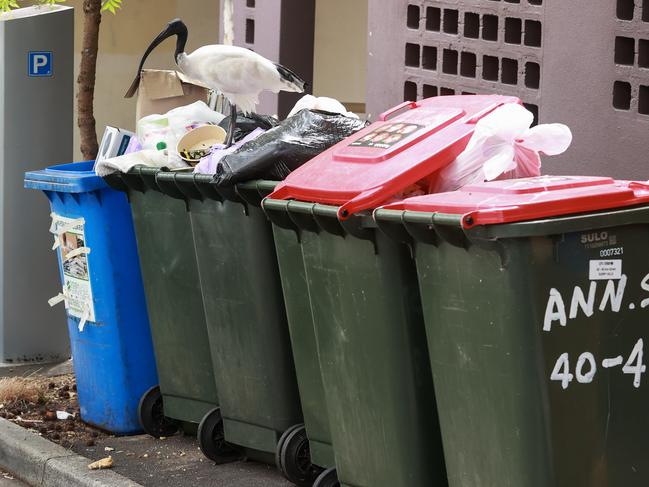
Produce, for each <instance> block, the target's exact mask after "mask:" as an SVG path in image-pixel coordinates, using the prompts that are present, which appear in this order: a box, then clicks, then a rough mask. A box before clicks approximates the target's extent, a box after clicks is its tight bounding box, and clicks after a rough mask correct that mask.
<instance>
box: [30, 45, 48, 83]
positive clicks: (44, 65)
mask: <svg viewBox="0 0 649 487" xmlns="http://www.w3.org/2000/svg"><path fill="white" fill-rule="evenodd" d="M27 66H28V73H29V76H31V77H42V76H52V74H53V69H52V52H51V51H29V55H28V57H27Z"/></svg>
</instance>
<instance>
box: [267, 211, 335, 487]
mask: <svg viewBox="0 0 649 487" xmlns="http://www.w3.org/2000/svg"><path fill="white" fill-rule="evenodd" d="M273 219H274V221H275V223H274V224H273V234H274V237H275V248H276V251H277V261H278V263H279V270H280V276H281V279H282V289H283V292H284V302H285V303H286V317H287V320H288V327H289V334H290V338H291V346H292V349H293V360H294V362H295V372H296V376H297V383H298V388H299V391H300V399H301V402H302V413H303V415H304V426H305V432H306V435H307V437H308V440H309V447H310V453H311V462H312V463H313V465H316V466H317V467H318V468H320V469H321V470H322V472H321V473H320V475H319V476H318V479H317V480H318V483H317V484H319V485H320V487H325V486H330V487H335V486H337V485H339V484H338V479H337V477H336V469H335V466H336V462H335V457H334V450H333V446H332V442H331V430H330V427H329V414H328V410H327V397H326V394H325V391H324V386H323V384H322V376H321V373H320V362H319V358H318V347H317V344H316V338H315V332H314V328H313V326H314V325H313V315H312V313H311V301H310V298H309V287H308V283H307V277H306V269H305V267H304V259H303V257H302V248H301V246H300V238H299V237H300V230H299V229H298V228H297V227H296V226H295V224H294V223H293V222H292V221H291V220H290V219H289V218H288V216H286V215H282V214H281V213H280V214H273ZM317 484H315V485H317Z"/></svg>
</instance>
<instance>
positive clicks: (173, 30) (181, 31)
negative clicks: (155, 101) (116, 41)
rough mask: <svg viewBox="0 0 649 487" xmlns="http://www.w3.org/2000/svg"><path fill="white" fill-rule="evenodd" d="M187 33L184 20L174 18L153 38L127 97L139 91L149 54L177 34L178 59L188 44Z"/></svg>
mask: <svg viewBox="0 0 649 487" xmlns="http://www.w3.org/2000/svg"><path fill="white" fill-rule="evenodd" d="M187 35H188V32H187V26H186V25H185V23H184V22H183V21H182V20H180V19H174V20H172V21H171V22H169V23H168V24H167V27H165V28H164V30H163V31H162V32H160V33H159V34H158V35H157V36H156V38H155V39H153V41H151V44H149V47H147V49H146V51H144V55H143V56H142V59H141V60H140V66H139V67H138V68H137V76H136V77H135V79H134V80H133V83H131V87H130V88H129V89H128V91H127V92H126V95H125V98H131V97H132V96H133V95H134V94H135V92H136V91H137V88H138V86H139V85H140V76H141V73H142V68H143V67H144V62H145V61H146V58H147V57H149V54H151V52H152V51H153V50H154V49H155V48H156V47H158V46H159V45H160V44H162V42H163V41H165V40H166V39H168V38H169V37H173V36H177V39H176V53H175V54H174V59H178V56H180V54H182V53H183V52H184V51H185V44H187Z"/></svg>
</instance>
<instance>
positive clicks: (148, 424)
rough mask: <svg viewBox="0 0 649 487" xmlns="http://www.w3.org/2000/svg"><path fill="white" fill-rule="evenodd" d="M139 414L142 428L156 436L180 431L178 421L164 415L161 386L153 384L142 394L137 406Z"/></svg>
mask: <svg viewBox="0 0 649 487" xmlns="http://www.w3.org/2000/svg"><path fill="white" fill-rule="evenodd" d="M137 416H138V419H139V420H140V426H142V429H143V430H144V431H145V432H146V433H147V434H149V435H151V436H153V437H155V438H160V437H161V436H171V435H173V434H175V433H176V432H177V431H178V423H177V422H176V421H174V420H173V419H171V418H167V417H166V416H165V415H164V404H163V399H162V393H161V392H160V387H159V386H153V387H152V388H151V389H149V390H148V391H146V392H145V393H144V394H143V395H142V398H141V399H140V403H139V404H138V407H137Z"/></svg>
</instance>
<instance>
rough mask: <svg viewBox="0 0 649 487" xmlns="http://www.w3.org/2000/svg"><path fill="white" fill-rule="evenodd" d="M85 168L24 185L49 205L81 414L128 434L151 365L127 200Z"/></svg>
mask: <svg viewBox="0 0 649 487" xmlns="http://www.w3.org/2000/svg"><path fill="white" fill-rule="evenodd" d="M92 166H93V162H92V161H89V162H82V163H75V164H63V165H58V166H52V167H49V168H47V169H45V170H42V171H32V172H28V173H26V174H25V187H26V188H29V189H39V190H41V191H43V192H44V193H45V195H46V196H47V198H48V199H49V201H50V205H51V208H52V220H53V224H52V228H51V231H52V233H53V234H54V236H55V241H56V242H57V244H56V245H57V248H58V255H59V264H60V265H59V270H60V273H61V282H62V285H63V289H64V290H63V291H62V295H65V298H66V299H65V302H66V307H67V311H68V329H69V334H70V343H71V349H72V357H73V359H74V371H75V375H76V378H77V392H78V398H79V406H80V409H81V418H82V419H83V420H84V421H85V422H87V423H90V424H92V425H95V426H97V427H99V428H101V429H104V430H107V431H110V432H112V433H115V434H134V433H138V432H139V431H141V428H140V424H139V422H138V414H137V409H138V402H139V400H140V397H141V395H142V394H143V393H144V392H145V391H146V390H148V389H149V388H150V387H152V386H154V385H155V384H157V380H158V379H157V375H156V365H155V361H154V357H153V347H152V345H151V334H150V331H149V321H148V318H147V311H146V303H145V298H144V291H143V287H142V278H141V275H140V265H139V263H138V259H137V248H136V244H135V235H134V232H133V222H132V220H131V214H130V211H129V208H128V202H127V201H126V198H125V197H124V194H122V193H120V192H118V191H114V190H112V189H110V188H109V187H108V186H107V185H106V184H105V183H104V181H103V180H102V179H101V178H100V177H98V176H96V175H95V173H94V171H93V170H92ZM42 245H44V246H45V245H51V243H50V242H42Z"/></svg>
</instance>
